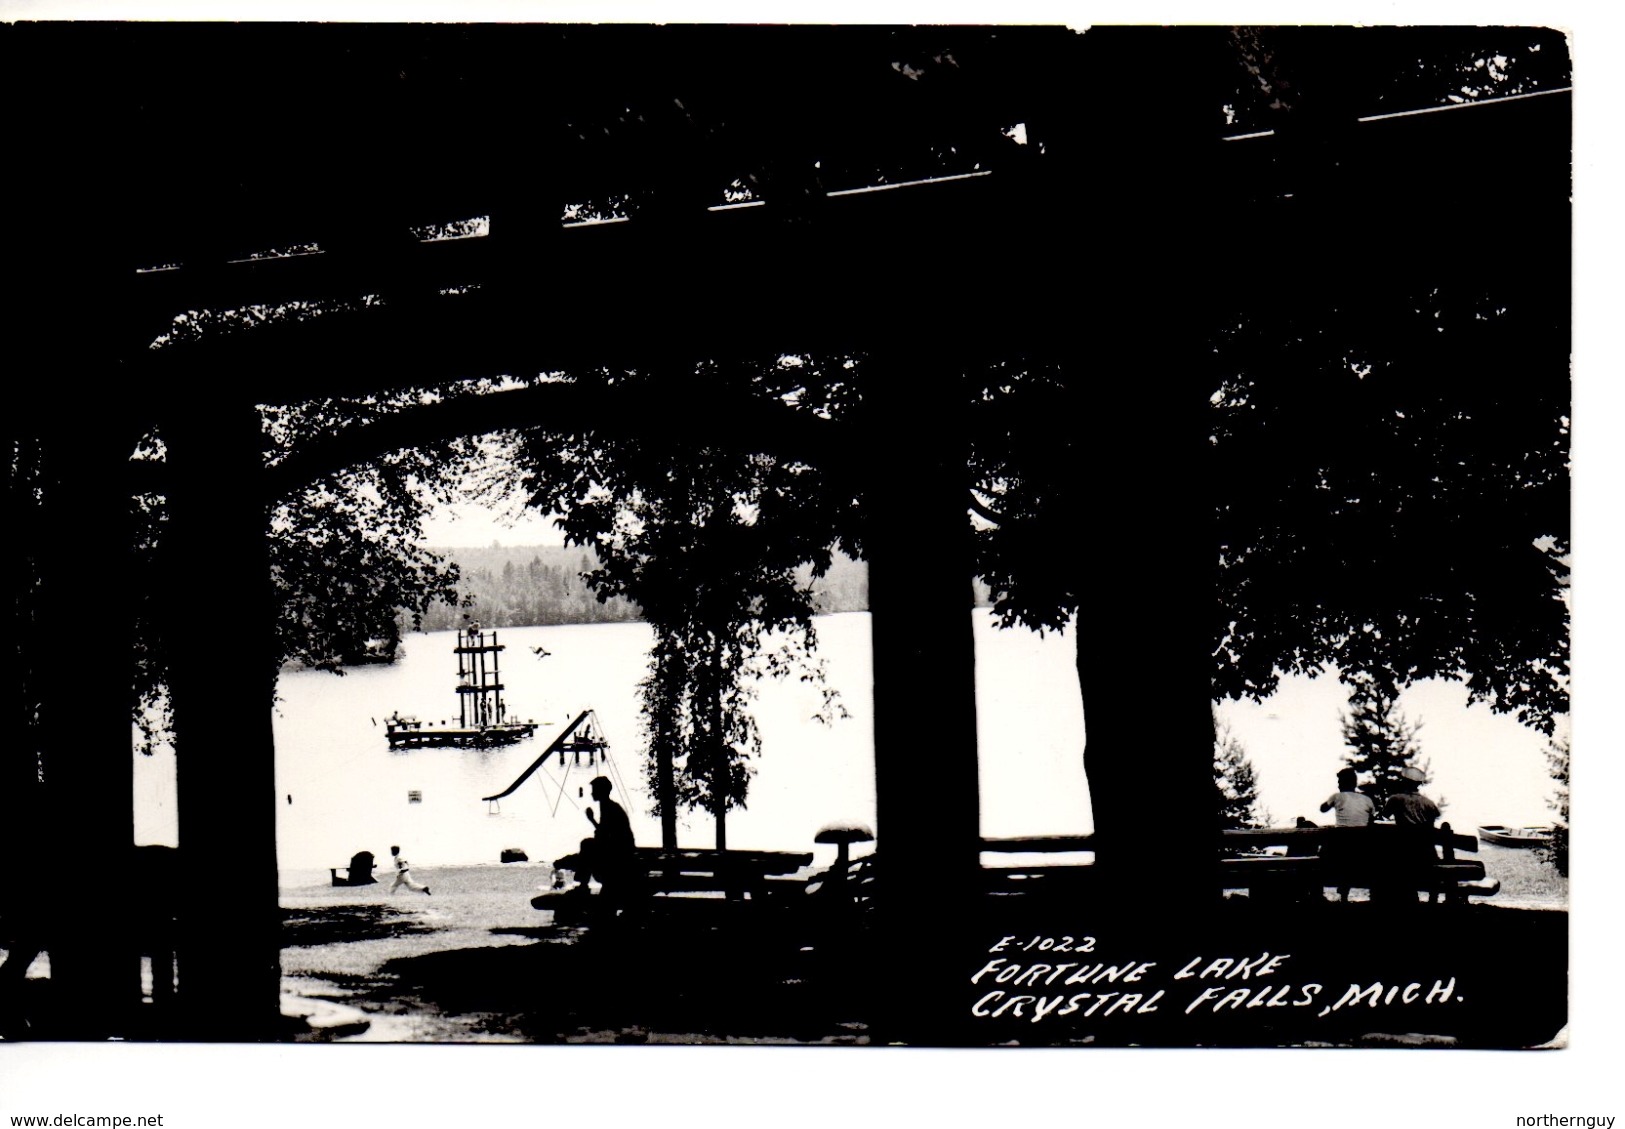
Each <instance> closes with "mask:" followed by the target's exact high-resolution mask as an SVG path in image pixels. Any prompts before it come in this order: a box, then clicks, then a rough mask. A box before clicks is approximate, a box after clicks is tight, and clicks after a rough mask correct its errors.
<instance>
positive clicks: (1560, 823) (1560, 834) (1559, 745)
mask: <svg viewBox="0 0 1625 1129" xmlns="http://www.w3.org/2000/svg"><path fill="white" fill-rule="evenodd" d="M1546 765H1547V771H1548V773H1549V774H1550V776H1551V778H1552V781H1553V783H1554V784H1555V785H1556V786H1555V788H1554V789H1553V792H1552V797H1551V799H1549V800H1548V801H1547V806H1549V807H1550V808H1551V809H1552V811H1553V812H1555V813H1556V815H1557V819H1556V820H1554V821H1553V824H1552V845H1551V846H1550V847H1548V848H1547V850H1546V857H1547V858H1548V859H1550V860H1551V863H1552V865H1553V866H1554V867H1556V868H1557V872H1558V873H1559V874H1561V875H1564V876H1565V877H1567V875H1568V873H1569V737H1568V734H1567V733H1558V734H1557V735H1555V736H1553V737H1552V739H1551V740H1550V741H1548V742H1547V744H1546Z"/></svg>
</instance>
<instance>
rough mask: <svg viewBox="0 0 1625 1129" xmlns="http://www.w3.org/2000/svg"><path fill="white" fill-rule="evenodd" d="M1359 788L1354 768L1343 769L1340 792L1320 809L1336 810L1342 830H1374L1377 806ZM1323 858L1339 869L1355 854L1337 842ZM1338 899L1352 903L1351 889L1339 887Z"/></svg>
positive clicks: (1329, 845)
mask: <svg viewBox="0 0 1625 1129" xmlns="http://www.w3.org/2000/svg"><path fill="white" fill-rule="evenodd" d="M1359 784H1360V775H1359V773H1357V772H1355V771H1354V770H1353V769H1352V768H1345V769H1340V770H1339V771H1338V773H1337V791H1336V792H1334V793H1332V795H1331V796H1329V797H1328V798H1327V800H1326V802H1325V803H1323V804H1321V805H1320V810H1321V811H1323V812H1327V811H1332V810H1334V809H1335V810H1336V812H1337V826H1339V827H1370V826H1371V821H1372V820H1373V819H1375V818H1376V815H1377V805H1376V802H1375V801H1374V800H1372V798H1371V797H1370V796H1368V795H1366V794H1365V793H1364V792H1361V791H1359ZM1320 857H1321V858H1324V859H1327V860H1329V861H1330V862H1331V863H1332V864H1333V866H1334V867H1336V866H1338V865H1339V864H1342V863H1344V862H1346V861H1347V860H1348V859H1349V858H1351V857H1352V852H1351V851H1350V850H1349V849H1348V844H1346V843H1338V842H1335V841H1333V842H1328V843H1327V844H1326V845H1325V846H1324V847H1322V848H1321V850H1320ZM1337 897H1338V899H1339V900H1340V901H1345V902H1346V901H1348V900H1349V888H1348V887H1347V886H1344V885H1341V884H1340V885H1339V886H1338V887H1337Z"/></svg>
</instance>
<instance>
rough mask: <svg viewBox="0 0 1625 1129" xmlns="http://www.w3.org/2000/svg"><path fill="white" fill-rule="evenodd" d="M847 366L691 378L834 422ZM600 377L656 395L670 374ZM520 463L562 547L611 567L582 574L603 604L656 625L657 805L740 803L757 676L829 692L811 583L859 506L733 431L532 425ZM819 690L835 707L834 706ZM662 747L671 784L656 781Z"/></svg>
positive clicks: (756, 743)
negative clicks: (554, 520)
mask: <svg viewBox="0 0 1625 1129" xmlns="http://www.w3.org/2000/svg"><path fill="white" fill-rule="evenodd" d="M850 369H851V363H850V362H842V361H839V360H837V361H835V362H823V361H818V360H815V359H812V358H804V357H794V356H786V357H783V358H780V359H779V360H777V361H776V362H773V363H770V364H766V365H759V366H753V365H723V364H718V363H711V364H707V365H705V366H702V369H701V371H700V372H699V373H696V374H695V378H696V379H697V380H699V381H703V382H704V384H705V386H706V387H708V388H709V389H710V390H711V391H712V394H713V395H715V396H716V397H717V401H718V403H721V404H731V405H733V406H735V407H738V406H741V405H745V404H749V403H752V402H754V403H756V404H776V405H777V407H778V410H780V411H785V412H794V413H808V414H810V415H812V416H813V417H815V418H819V419H828V418H830V416H831V415H833V414H834V413H835V411H836V406H837V401H841V400H843V399H845V398H846V397H848V396H849V395H850V394H851V388H850V379H851V378H850ZM600 379H605V380H609V381H617V382H630V383H631V384H632V386H633V389H634V391H635V390H636V389H637V388H638V387H639V386H643V387H647V388H648V389H649V394H650V395H651V396H658V395H660V394H662V393H661V391H660V388H661V385H660V383H659V382H660V380H661V379H662V376H661V375H660V374H649V373H619V374H613V375H611V374H602V375H601V377H600ZM521 458H522V464H523V467H524V481H525V486H526V489H527V490H528V492H529V496H530V499H531V503H532V505H534V506H536V507H537V508H539V509H541V510H543V511H544V512H550V513H557V514H558V515H560V516H559V524H560V526H561V527H562V528H563V530H564V532H565V535H566V537H567V539H568V540H569V541H570V542H571V543H572V544H577V545H583V546H588V547H590V548H591V549H592V550H593V552H594V553H595V554H596V555H597V558H598V560H599V561H600V562H601V564H600V566H599V567H598V568H597V569H594V570H593V571H591V572H589V573H588V574H587V581H588V583H589V584H590V585H591V586H592V588H593V589H594V590H595V591H596V592H597V594H598V597H599V599H600V600H607V599H610V598H612V597H617V596H620V597H625V598H627V599H629V600H632V601H633V602H635V603H636V604H637V605H638V606H639V607H640V608H641V609H642V611H643V617H644V619H645V620H646V621H647V622H648V623H649V624H650V626H651V627H652V628H653V629H654V632H655V644H654V647H653V649H652V651H651V654H650V666H649V673H648V676H647V678H645V680H644V681H643V683H642V685H641V687H640V689H641V694H642V699H643V705H644V714H645V721H646V725H647V727H648V736H649V740H650V745H649V749H650V754H651V758H652V759H651V766H650V773H651V780H652V781H653V783H654V784H655V787H654V788H653V789H652V790H651V791H652V794H653V795H654V796H655V797H656V804H657V807H658V805H659V804H660V803H661V800H660V797H662V796H663V795H666V794H667V791H666V788H665V784H666V783H669V784H670V786H671V792H670V794H671V796H672V800H673V802H675V803H678V804H681V805H684V806H689V807H699V808H702V809H704V810H706V811H708V812H710V813H712V814H713V815H716V816H719V817H721V816H723V815H724V814H725V813H726V811H727V810H728V809H729V808H730V807H737V806H743V804H744V802H745V799H746V796H747V792H748V785H749V779H750V776H751V774H752V771H753V770H752V766H751V763H750V762H751V761H752V760H753V759H754V758H755V757H756V756H757V755H758V754H759V752H760V748H761V738H760V734H759V732H758V730H757V728H756V723H755V720H754V718H753V716H752V714H751V711H750V708H749V704H750V701H751V699H752V698H753V697H754V684H755V682H756V681H758V680H759V679H761V678H763V677H776V678H782V677H787V676H790V675H791V674H796V675H798V676H799V677H801V678H802V680H803V681H807V682H810V683H814V684H818V685H820V686H822V685H823V681H822V667H821V664H819V663H818V662H817V660H816V659H815V657H814V652H815V651H816V648H817V633H816V630H815V628H814V625H813V615H814V613H815V611H816V610H817V608H816V603H815V601H814V594H813V589H812V585H811V583H810V581H809V579H808V577H809V575H810V576H812V577H816V576H820V575H822V574H823V573H824V572H825V571H826V570H827V569H828V568H829V567H830V564H831V559H832V553H833V551H834V549H835V547H836V546H837V545H838V544H839V543H840V541H841V538H842V531H843V527H844V523H845V521H849V520H850V519H849V518H846V517H845V515H846V514H847V513H848V512H849V511H850V510H851V509H852V508H853V502H852V498H851V496H850V495H846V496H845V498H844V503H843V498H842V494H841V491H840V488H839V486H838V485H837V484H835V483H833V482H832V481H831V480H830V478H829V477H828V476H827V475H826V474H825V473H824V472H822V471H821V470H820V469H818V467H817V466H816V465H815V464H814V463H813V462H810V461H808V460H806V459H803V458H801V457H798V456H796V455H795V454H782V453H770V452H764V451H759V450H755V449H754V447H753V443H752V440H751V438H750V436H748V435H745V434H737V433H734V432H733V429H731V428H728V427H723V428H720V429H719V431H718V432H717V433H714V434H711V435H707V436H705V437H699V438H697V437H695V436H691V435H686V434H681V433H672V432H667V433H664V434H647V433H646V434H642V435H637V436H625V435H610V434H608V433H598V432H585V433H577V434H558V433H551V432H546V431H540V430H538V431H533V432H527V433H526V434H525V435H524V436H523V437H522V439H521ZM809 570H810V573H809ZM824 692H825V704H826V709H827V710H834V709H837V708H838V707H837V705H836V703H835V701H834V698H833V692H832V691H830V690H829V689H828V688H827V687H825V690H824ZM662 752H664V753H665V754H666V757H667V758H668V760H667V761H666V762H664V763H669V765H670V771H671V779H670V781H669V782H663V781H662V780H660V779H659V777H660V774H661V773H662V771H663V769H662V767H661V766H662V764H663V761H662V759H661V753H662ZM661 814H668V813H664V812H662V813H661Z"/></svg>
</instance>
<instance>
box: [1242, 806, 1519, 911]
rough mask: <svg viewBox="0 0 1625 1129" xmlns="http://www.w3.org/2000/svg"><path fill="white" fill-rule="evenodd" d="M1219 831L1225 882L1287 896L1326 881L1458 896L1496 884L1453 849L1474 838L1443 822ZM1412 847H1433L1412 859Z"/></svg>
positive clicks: (1334, 885)
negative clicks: (1416, 827)
mask: <svg viewBox="0 0 1625 1129" xmlns="http://www.w3.org/2000/svg"><path fill="white" fill-rule="evenodd" d="M1221 839H1222V842H1223V846H1224V848H1225V849H1226V850H1227V851H1232V852H1237V853H1234V854H1225V855H1224V856H1223V857H1221V858H1220V859H1219V860H1218V881H1219V885H1220V886H1221V888H1223V889H1225V890H1246V891H1248V892H1249V894H1257V895H1262V896H1286V897H1289V898H1290V897H1293V896H1298V895H1303V894H1307V893H1311V892H1312V893H1313V895H1314V896H1316V897H1319V896H1322V891H1324V890H1326V889H1337V890H1348V889H1350V888H1360V889H1366V890H1371V889H1376V890H1395V891H1398V890H1403V891H1406V892H1407V893H1409V894H1410V895H1411V896H1413V897H1414V896H1415V894H1416V893H1417V892H1421V893H1425V894H1429V895H1431V896H1432V897H1434V898H1436V899H1439V900H1443V901H1447V902H1455V903H1460V902H1466V901H1467V899H1468V898H1472V897H1492V896H1494V895H1495V894H1497V893H1499V892H1500V889H1501V884H1500V883H1499V882H1497V881H1496V880H1495V879H1493V878H1488V877H1486V876H1485V874H1484V864H1483V863H1482V862H1480V861H1478V860H1477V859H1458V858H1457V857H1456V852H1457V851H1466V852H1469V853H1476V852H1477V851H1478V839H1477V838H1475V837H1474V836H1472V835H1458V834H1456V833H1455V832H1454V831H1452V830H1451V827H1450V825H1449V824H1448V823H1445V824H1442V825H1441V826H1440V827H1438V828H1437V829H1435V830H1431V831H1422V832H1415V831H1408V830H1405V829H1401V828H1397V827H1394V826H1392V825H1387V824H1376V825H1373V826H1371V827H1282V828H1263V829H1258V830H1251V829H1249V830H1240V831H1225V832H1223V833H1222V835H1221ZM1419 848H1420V849H1421V850H1422V851H1424V852H1427V851H1431V852H1433V853H1434V861H1432V862H1428V861H1426V860H1425V856H1424V858H1423V861H1418V859H1417V851H1418V849H1419ZM1266 851H1267V852H1269V853H1262V852H1266Z"/></svg>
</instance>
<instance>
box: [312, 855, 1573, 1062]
mask: <svg viewBox="0 0 1625 1129" xmlns="http://www.w3.org/2000/svg"><path fill="white" fill-rule="evenodd" d="M1483 857H1484V858H1485V862H1486V866H1487V867H1488V869H1489V870H1490V873H1491V874H1492V875H1493V876H1496V877H1500V878H1501V879H1502V881H1503V885H1504V886H1506V887H1507V891H1506V893H1505V894H1504V895H1502V896H1499V897H1497V898H1495V899H1491V900H1490V901H1491V903H1494V904H1475V905H1472V906H1467V907H1444V906H1420V905H1418V906H1417V907H1415V908H1414V909H1410V908H1406V909H1403V910H1400V911H1393V910H1385V909H1382V908H1380V907H1375V906H1372V905H1370V904H1367V903H1363V902H1357V903H1355V904H1351V905H1346V906H1340V905H1333V904H1326V903H1319V904H1306V905H1298V906H1272V905H1261V904H1255V903H1251V902H1249V901H1248V900H1247V899H1244V898H1236V899H1231V900H1230V901H1228V902H1226V903H1223V904H1222V905H1216V906H1212V907H1209V908H1208V910H1206V911H1203V912H1202V913H1198V914H1194V915H1193V914H1188V913H1186V914H1181V915H1179V916H1178V917H1177V918H1175V919H1173V920H1170V919H1169V918H1167V917H1165V916H1164V915H1163V914H1161V913H1160V912H1159V907H1157V905H1156V904H1155V900H1154V899H1151V898H1148V899H1146V900H1145V901H1144V902H1143V903H1137V904H1135V905H1132V906H1128V907H1124V908H1122V909H1120V910H1118V911H1116V912H1107V911H1103V910H1100V909H1098V908H1096V909H1093V910H1091V909H1090V908H1089V907H1088V905H1087V902H1086V901H1085V900H1083V899H1072V900H1070V901H1068V902H1062V903H1057V902H1055V901H1046V900H1043V899H1038V898H1016V899H1010V898H1006V899H980V900H978V899H969V898H967V900H966V902H965V904H963V905H959V906H953V907H945V908H944V910H943V913H942V915H941V918H940V919H939V920H936V921H921V922H920V923H919V929H918V931H917V935H916V939H915V940H914V941H913V942H912V948H909V949H907V950H905V951H898V950H896V949H891V950H887V949H881V948H879V947H877V945H876V944H875V941H874V938H873V936H872V935H870V934H869V933H867V932H866V931H864V930H863V929H861V928H857V929H854V928H852V927H851V923H850V922H842V921H835V920H832V919H830V918H828V916H827V915H820V914H814V915H807V914H801V913H798V914H790V915H785V914H779V913H771V912H768V911H767V908H766V907H765V906H764V907H762V909H761V911H760V912H758V911H755V910H753V909H752V908H751V907H738V906H734V907H729V906H726V905H724V904H722V903H718V902H701V903H699V904H694V903H685V904H682V905H679V906H673V905H670V904H669V903H663V909H662V911H660V912H657V913H653V914H649V915H646V916H645V917H643V918H641V919H640V920H638V921H633V922H627V921H617V922H616V923H614V924H613V925H612V926H611V925H604V924H602V923H600V924H599V925H597V926H593V927H583V926H581V925H568V924H558V923H555V922H554V921H553V920H552V916H553V915H552V914H551V913H547V912H541V911H537V910H535V909H532V908H531V906H530V898H531V897H532V896H533V895H534V894H535V893H536V892H537V891H538V889H540V888H545V887H546V886H547V885H548V880H549V878H550V872H549V870H548V868H547V867H545V866H542V865H538V864H516V865H509V866H497V865H491V866H473V867H452V868H441V869H438V870H436V869H434V868H424V871H423V873H421V874H417V875H416V876H417V877H418V879H419V881H425V882H428V883H429V884H430V887H431V889H433V891H434V893H433V894H432V895H428V896H426V895H423V894H418V893H413V892H410V891H407V890H404V889H403V890H401V891H399V892H398V893H396V894H393V895H391V894H389V893H388V886H387V884H379V885H375V886H367V887H356V888H347V887H339V888H334V887H330V886H326V885H306V886H297V887H289V888H285V889H284V892H283V899H282V901H283V906H284V916H285V923H284V938H283V941H284V948H283V954H282V964H283V978H284V990H285V993H286V995H287V998H289V999H293V1000H299V1001H305V1005H306V1007H307V1008H308V1007H310V1006H313V1005H314V1004H318V1003H319V1004H321V1005H324V1006H328V1007H332V1008H335V1009H337V1010H336V1011H335V1012H334V1013H332V1014H330V1015H329V1016H327V1021H326V1023H325V1024H319V1025H318V1026H317V1027H316V1028H315V1029H314V1030H313V1031H311V1032H310V1033H308V1034H305V1035H302V1036H301V1038H307V1039H338V1040H344V1041H385V1042H440V1043H462V1042H539V1043H554V1042H580V1043H591V1042H622V1043H627V1042H638V1043H660V1042H682V1043H692V1042H752V1043H796V1044H863V1043H871V1042H884V1041H892V1040H893V1039H899V1040H901V1041H907V1042H915V1043H919V1042H929V1043H940V1044H947V1045H998V1044H1009V1043H1017V1044H1024V1045H1038V1044H1043V1045H1068V1044H1089V1043H1092V1044H1097V1045H1171V1046H1189V1045H1231V1046H1272V1045H1377V1046H1381V1045H1422V1046H1479V1047H1483V1046H1492V1047H1528V1046H1540V1045H1549V1044H1552V1043H1554V1042H1561V1041H1562V1039H1563V1037H1564V1036H1563V1028H1564V1025H1565V1023H1566V1010H1567V984H1566V974H1567V961H1566V951H1567V928H1568V915H1567V913H1566V912H1564V911H1563V909H1562V908H1561V907H1562V906H1563V904H1564V903H1565V901H1566V889H1564V888H1563V887H1562V886H1561V885H1560V884H1559V882H1558V880H1557V879H1556V878H1555V875H1549V874H1546V873H1544V872H1542V871H1541V870H1540V869H1539V868H1538V865H1537V864H1536V863H1535V862H1534V860H1532V858H1531V857H1530V856H1529V855H1528V854H1527V853H1526V852H1517V851H1499V850H1495V849H1491V848H1486V849H1485V851H1484V853H1483ZM679 909H680V910H682V912H681V913H678V912H677V911H678V910H679ZM1006 937H1013V938H1015V940H1013V941H1008V942H1006V941H1003V939H1004V938H1006ZM1085 938H1088V939H1089V947H1088V948H1087V949H1086V948H1085V947H1084V944H1085ZM1001 943H1002V946H1003V947H999V946H1000V945H1001ZM1029 943H1031V945H1032V947H1031V948H1028V949H1024V948H1023V947H1024V946H1026V945H1028V944H1029ZM993 951H996V952H997V954H998V955H996V956H995V955H990V953H991V952H993ZM1271 960H1274V962H1275V963H1274V964H1273V966H1272V965H1271V964H1270V961H1271ZM990 961H1002V962H1003V963H1001V964H997V965H995V966H994V967H993V968H992V969H991V970H989V971H987V972H983V973H982V974H981V975H980V976H978V975H977V974H978V972H979V970H981V969H982V968H983V966H984V965H986V964H988V963H989V962H990ZM1192 962H1195V964H1194V965H1193V964H1192ZM1012 965H1020V966H1021V967H1020V968H1019V969H1017V970H1016V971H1015V972H1011V971H1009V970H1010V967H1011V966H1012ZM1063 965H1065V966H1066V967H1064V968H1059V971H1056V970H1057V968H1058V967H1059V966H1063ZM1136 965H1146V966H1148V968H1147V969H1146V970H1145V971H1143V972H1141V973H1140V974H1139V975H1138V976H1137V977H1136V976H1135V974H1134V973H1133V971H1132V968H1133V966H1136ZM1093 968H1098V969H1100V972H1099V974H1098V977H1097V978H1096V979H1094V980H1092V981H1091V980H1088V979H1087V977H1086V976H1085V973H1086V972H1087V971H1088V970H1089V969H1093ZM1001 975H1003V976H1005V977H1006V979H1003V980H1001V979H1000V978H999V977H1000V976H1001ZM1125 976H1126V977H1134V979H1133V980H1132V981H1127V980H1123V979H1122V978H1123V977H1125ZM1080 977H1083V978H1080ZM1069 978H1070V979H1071V981H1072V982H1071V983H1068V980H1069ZM992 992H998V993H1002V994H1001V995H997V996H990V995H989V993H992ZM1156 992H1161V993H1162V995H1160V996H1157V995H1155V993H1156ZM1018 996H1019V997H1029V996H1030V997H1033V999H1031V1000H1026V999H1017V998H1015V997H1018ZM1103 997H1104V998H1103ZM1001 1007H1002V1010H1001ZM346 1009H354V1010H353V1011H350V1010H346ZM1040 1013H1041V1014H1040ZM346 1016H348V1017H349V1018H350V1019H351V1020H356V1019H360V1020H363V1021H365V1024H366V1026H365V1029H364V1030H358V1029H357V1024H356V1023H354V1022H349V1023H346V1022H345V1017H346Z"/></svg>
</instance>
